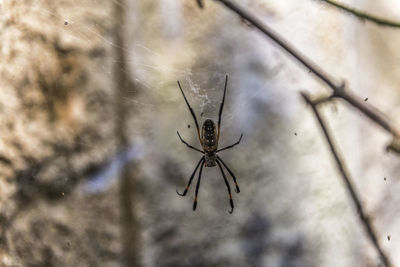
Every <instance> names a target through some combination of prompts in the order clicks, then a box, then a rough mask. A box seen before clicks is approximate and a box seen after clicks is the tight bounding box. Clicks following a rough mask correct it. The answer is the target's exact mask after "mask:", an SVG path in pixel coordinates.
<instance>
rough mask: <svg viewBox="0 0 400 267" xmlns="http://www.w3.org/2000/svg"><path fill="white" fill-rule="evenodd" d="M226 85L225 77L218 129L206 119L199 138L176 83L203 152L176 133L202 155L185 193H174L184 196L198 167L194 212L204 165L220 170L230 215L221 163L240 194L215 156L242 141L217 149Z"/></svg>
mask: <svg viewBox="0 0 400 267" xmlns="http://www.w3.org/2000/svg"><path fill="white" fill-rule="evenodd" d="M227 84H228V75H227V76H226V79H225V88H224V95H223V97H222V102H221V105H220V107H219V115H218V128H216V127H215V123H214V122H213V121H212V120H210V119H207V120H205V121H204V123H203V127H202V128H201V136H200V129H199V124H198V122H197V119H196V115H195V114H194V111H193V109H192V108H191V107H190V105H189V102H188V101H187V99H186V96H185V94H184V93H183V90H182V87H181V84H180V83H179V81H178V85H179V89H180V90H181V92H182V95H183V98H184V99H185V102H186V104H187V106H188V108H189V111H190V113H191V114H192V116H193V119H194V123H195V124H196V128H197V135H198V137H199V141H200V144H201V146H202V148H203V150H200V149H198V148H195V147H194V146H191V145H189V144H188V143H187V142H186V141H185V140H183V139H182V137H181V136H180V134H179V132H177V134H178V136H179V139H180V140H181V141H182V143H184V144H185V145H187V146H188V147H190V148H191V149H194V150H196V151H198V152H200V153H203V154H204V155H203V156H202V157H201V159H200V161H199V162H198V163H197V166H196V168H195V169H194V171H193V173H192V175H191V176H190V179H189V182H188V185H187V186H186V188H185V191H184V192H183V193H182V194H180V193H179V192H178V191H176V192H177V193H178V195H180V196H185V195H186V193H187V191H188V190H189V187H190V184H191V183H192V180H193V178H194V176H195V174H196V172H197V169H198V168H199V166H200V171H199V176H198V178H197V185H196V193H195V198H194V203H193V210H195V209H196V207H197V195H198V192H199V187H200V179H201V172H202V171H203V167H204V165H205V166H206V167H214V166H216V165H218V167H219V169H220V170H221V173H222V177H223V178H224V181H225V185H226V187H227V189H228V193H229V203H230V205H231V210H230V211H229V212H230V213H232V212H233V200H232V194H231V187H230V186H229V182H228V180H227V179H226V176H225V173H224V170H223V169H222V166H221V163H222V165H223V166H224V167H225V168H226V170H227V171H228V172H229V174H230V175H231V176H232V178H233V181H234V183H235V187H236V188H235V192H236V193H239V192H240V190H239V186H238V184H237V182H236V177H235V175H234V174H233V172H232V171H231V170H230V169H229V168H228V166H226V164H225V162H224V161H223V160H222V159H221V158H220V157H219V156H218V155H217V152H220V151H222V150H226V149H229V148H232V147H234V146H236V145H237V144H239V143H240V140H242V137H243V134H241V135H240V138H239V140H238V141H237V142H236V143H234V144H232V145H230V146H227V147H224V148H221V149H218V140H219V137H220V129H221V127H220V126H221V115H222V110H223V108H224V102H225V93H226V85H227Z"/></svg>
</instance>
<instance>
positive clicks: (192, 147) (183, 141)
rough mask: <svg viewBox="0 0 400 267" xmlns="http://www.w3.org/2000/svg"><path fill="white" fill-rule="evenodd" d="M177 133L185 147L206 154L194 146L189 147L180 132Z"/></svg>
mask: <svg viewBox="0 0 400 267" xmlns="http://www.w3.org/2000/svg"><path fill="white" fill-rule="evenodd" d="M176 133H177V134H178V136H179V139H181V141H182V143H184V144H185V145H187V146H188V147H189V148H191V149H194V150H196V151H198V152H200V153H204V151H201V150H200V149H198V148H195V147H194V146H191V145H189V144H188V143H187V142H186V141H185V140H183V139H182V137H181V135H180V134H179V132H178V131H176Z"/></svg>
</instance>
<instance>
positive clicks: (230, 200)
mask: <svg viewBox="0 0 400 267" xmlns="http://www.w3.org/2000/svg"><path fill="white" fill-rule="evenodd" d="M216 162H217V164H218V167H219V169H220V170H221V173H222V177H223V178H224V181H225V185H226V187H227V188H228V193H229V203H230V204H231V210H230V211H229V213H232V212H233V208H234V206H233V200H232V193H231V187H230V186H229V183H228V180H227V179H226V176H225V173H224V170H223V169H222V166H221V163H219V160H218V159H217V160H216Z"/></svg>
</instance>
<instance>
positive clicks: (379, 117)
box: [215, 0, 400, 137]
mask: <svg viewBox="0 0 400 267" xmlns="http://www.w3.org/2000/svg"><path fill="white" fill-rule="evenodd" d="M215 1H217V2H220V3H222V4H224V5H225V6H226V7H227V8H229V9H230V10H232V11H234V12H235V13H236V14H238V15H239V16H240V17H241V18H243V19H245V20H247V21H248V22H249V23H250V24H252V25H253V26H254V27H256V28H257V29H259V30H260V31H261V32H262V33H264V34H265V35H266V36H268V37H269V38H270V39H272V40H273V41H274V42H275V43H277V44H278V45H279V46H280V47H282V48H283V49H284V50H285V51H286V52H288V53H289V54H290V55H292V56H293V57H294V58H296V59H297V60H298V61H299V62H300V63H301V64H303V65H304V66H305V67H306V69H307V70H309V71H310V72H312V73H313V74H314V75H315V76H317V77H318V78H319V79H320V80H321V81H323V82H324V83H325V84H326V85H327V86H328V87H330V88H331V89H332V91H333V95H334V96H335V97H340V98H342V99H344V100H345V101H347V102H348V103H350V104H351V105H353V106H354V107H356V108H358V109H359V110H360V111H361V112H363V113H364V114H365V115H367V116H368V117H369V118H370V119H371V120H372V121H374V122H375V123H376V124H378V125H379V126H381V127H382V128H383V129H385V130H386V131H387V132H389V133H391V134H392V135H393V136H394V137H399V136H400V130H399V129H398V128H397V127H396V126H395V125H394V124H393V122H392V121H391V120H389V119H388V118H387V117H386V116H385V115H384V114H383V113H382V112H380V111H379V110H378V109H376V108H375V107H373V106H371V105H369V104H366V103H365V102H364V101H363V99H362V98H360V97H358V96H356V95H354V94H352V93H351V92H350V91H348V90H345V89H346V88H345V87H346V86H345V84H344V83H343V82H342V83H339V84H338V83H337V82H335V81H334V79H333V78H332V77H331V76H330V75H329V74H328V73H326V72H325V71H324V70H323V69H322V68H320V67H319V66H318V65H316V64H315V63H314V62H312V61H311V60H310V59H308V58H307V57H306V56H304V55H303V54H302V53H301V52H300V51H299V50H297V49H296V48H295V47H294V46H293V45H291V44H290V43H289V42H288V41H287V40H285V39H284V38H283V37H281V36H280V35H279V34H278V33H276V32H275V31H274V30H272V29H271V28H270V27H268V26H267V25H266V24H264V23H263V22H262V21H261V20H260V19H258V18H257V17H255V16H254V15H253V14H252V13H251V12H250V11H248V10H246V9H245V8H243V7H241V6H239V5H238V4H236V3H234V2H233V1H230V0H215Z"/></svg>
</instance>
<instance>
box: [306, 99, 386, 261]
mask: <svg viewBox="0 0 400 267" xmlns="http://www.w3.org/2000/svg"><path fill="white" fill-rule="evenodd" d="M301 95H302V96H303V98H304V101H305V102H306V103H307V104H309V105H310V106H311V108H312V110H313V112H314V115H315V117H316V118H317V120H318V123H319V125H320V127H321V129H322V131H323V133H324V135H325V139H326V142H327V143H328V145H329V148H330V150H331V152H332V155H333V157H334V159H335V161H336V165H337V167H338V169H339V171H340V174H341V176H342V178H343V182H344V184H345V185H346V188H347V191H348V193H349V195H350V197H351V200H352V201H353V203H354V205H355V206H356V209H357V214H358V215H359V218H360V220H361V223H362V224H363V225H364V228H365V231H366V232H367V235H368V237H369V239H370V240H371V242H372V244H373V246H374V247H375V249H376V251H377V252H378V254H379V256H380V258H381V260H382V263H383V264H384V265H385V266H386V267H390V266H393V264H392V263H391V261H390V259H389V257H388V256H387V255H386V254H385V252H384V251H383V249H382V247H381V245H380V244H379V240H378V238H377V235H376V233H375V230H374V228H373V226H372V223H371V221H370V219H369V216H368V215H367V214H366V212H365V210H364V208H363V206H362V204H361V200H360V197H359V196H358V194H357V192H356V189H355V187H354V185H353V183H352V181H351V178H350V174H349V172H348V170H347V167H346V164H345V163H344V161H343V160H342V157H341V156H340V154H339V151H338V149H337V148H336V146H335V144H334V141H333V139H332V137H331V134H330V131H329V129H328V127H327V126H326V124H325V121H324V120H323V118H322V116H321V114H320V113H319V111H318V108H317V105H318V104H316V103H314V102H313V101H312V100H311V99H310V97H309V96H308V95H307V94H306V93H302V94H301Z"/></svg>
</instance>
